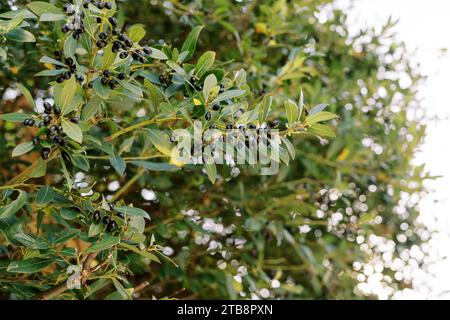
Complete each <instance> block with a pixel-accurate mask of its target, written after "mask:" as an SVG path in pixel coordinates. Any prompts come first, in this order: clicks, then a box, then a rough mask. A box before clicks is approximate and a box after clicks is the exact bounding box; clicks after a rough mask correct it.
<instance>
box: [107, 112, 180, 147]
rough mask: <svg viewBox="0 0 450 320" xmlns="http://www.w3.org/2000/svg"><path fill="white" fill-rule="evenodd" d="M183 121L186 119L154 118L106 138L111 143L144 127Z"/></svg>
mask: <svg viewBox="0 0 450 320" xmlns="http://www.w3.org/2000/svg"><path fill="white" fill-rule="evenodd" d="M181 119H184V118H178V117H172V118H165V119H158V118H153V119H150V120H147V121H143V122H140V123H137V124H135V125H132V126H129V127H127V128H125V129H122V130H120V131H117V132H116V133H114V134H112V135H111V136H109V137H107V138H105V141H106V142H111V141H112V140H114V139H116V138H118V137H120V136H121V135H124V134H126V133H128V132H131V131H134V130H136V129H139V128H142V127H146V126H149V125H151V124H154V123H158V122H165V121H174V120H181Z"/></svg>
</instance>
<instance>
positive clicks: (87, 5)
mask: <svg viewBox="0 0 450 320" xmlns="http://www.w3.org/2000/svg"><path fill="white" fill-rule="evenodd" d="M89 3H91V1H87V0H86V1H84V2H83V7H84V8H85V9H87V8H89Z"/></svg>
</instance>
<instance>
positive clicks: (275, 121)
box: [269, 120, 280, 129]
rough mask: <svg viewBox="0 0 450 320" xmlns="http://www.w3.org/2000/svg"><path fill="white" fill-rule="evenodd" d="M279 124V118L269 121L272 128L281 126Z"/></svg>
mask: <svg viewBox="0 0 450 320" xmlns="http://www.w3.org/2000/svg"><path fill="white" fill-rule="evenodd" d="M279 124H280V122H279V121H278V120H274V121H271V122H270V123H269V127H271V128H272V129H275V128H276V127H278V126H279Z"/></svg>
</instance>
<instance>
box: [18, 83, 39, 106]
mask: <svg viewBox="0 0 450 320" xmlns="http://www.w3.org/2000/svg"><path fill="white" fill-rule="evenodd" d="M17 89H19V90H20V92H22V94H23V95H24V96H25V98H27V101H28V103H29V104H30V105H31V106H32V107H35V106H36V104H35V102H34V99H33V96H32V95H31V93H30V91H29V90H28V89H27V88H26V87H25V86H24V85H22V84H20V83H18V84H17Z"/></svg>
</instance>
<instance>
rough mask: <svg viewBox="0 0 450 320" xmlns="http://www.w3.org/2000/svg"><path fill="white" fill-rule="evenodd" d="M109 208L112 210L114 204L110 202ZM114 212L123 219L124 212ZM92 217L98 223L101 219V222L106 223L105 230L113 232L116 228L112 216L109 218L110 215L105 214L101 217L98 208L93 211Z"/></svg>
mask: <svg viewBox="0 0 450 320" xmlns="http://www.w3.org/2000/svg"><path fill="white" fill-rule="evenodd" d="M110 208H111V210H113V209H114V205H113V204H110ZM115 214H116V216H117V217H119V218H121V219H125V214H124V213H122V212H116V213H115ZM92 218H93V220H94V222H95V223H100V221H102V222H103V223H104V224H105V225H106V231H107V232H114V231H116V230H117V228H118V225H117V222H116V221H114V219H113V218H111V217H110V216H108V215H105V216H104V217H103V218H102V214H101V213H100V211H99V210H97V211H95V212H94V214H93V216H92Z"/></svg>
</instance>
